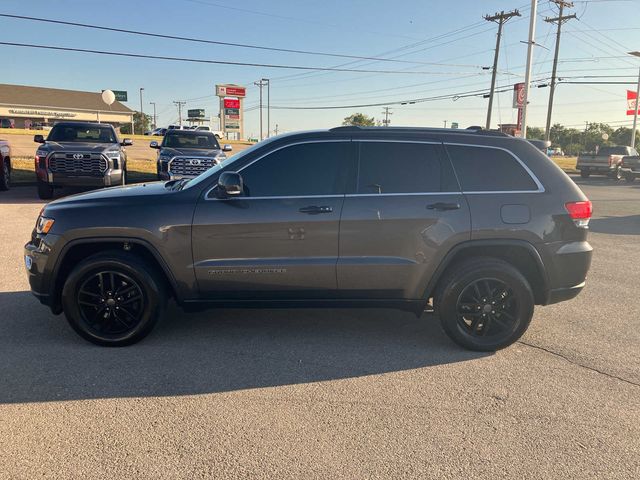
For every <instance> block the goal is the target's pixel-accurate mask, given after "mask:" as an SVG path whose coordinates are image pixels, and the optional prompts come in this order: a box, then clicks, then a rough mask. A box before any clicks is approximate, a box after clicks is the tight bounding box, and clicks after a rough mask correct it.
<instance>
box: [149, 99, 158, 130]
mask: <svg viewBox="0 0 640 480" xmlns="http://www.w3.org/2000/svg"><path fill="white" fill-rule="evenodd" d="M149 105H153V128H154V129H156V128H158V120H157V118H156V102H149Z"/></svg>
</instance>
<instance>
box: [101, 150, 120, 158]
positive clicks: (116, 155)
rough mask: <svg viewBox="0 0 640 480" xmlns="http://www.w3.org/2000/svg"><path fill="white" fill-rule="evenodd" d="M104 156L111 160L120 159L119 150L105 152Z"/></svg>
mask: <svg viewBox="0 0 640 480" xmlns="http://www.w3.org/2000/svg"><path fill="white" fill-rule="evenodd" d="M104 154H105V155H106V156H107V157H109V158H120V151H119V150H112V151H110V152H105V153H104Z"/></svg>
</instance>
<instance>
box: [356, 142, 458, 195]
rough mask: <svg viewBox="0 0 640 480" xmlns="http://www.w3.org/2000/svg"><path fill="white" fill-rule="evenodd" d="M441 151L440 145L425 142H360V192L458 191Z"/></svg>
mask: <svg viewBox="0 0 640 480" xmlns="http://www.w3.org/2000/svg"><path fill="white" fill-rule="evenodd" d="M441 150H442V147H441V146H440V145H431V144H426V143H399V142H398V143H396V142H389V143H385V142H361V143H360V168H359V170H358V180H357V189H358V190H357V191H358V193H369V194H370V193H421V192H427V193H428V192H442V191H446V192H450V191H456V190H457V189H458V188H457V185H456V182H455V177H454V175H453V172H452V171H451V168H450V167H449V166H448V163H445V162H443V161H442V155H440V152H441Z"/></svg>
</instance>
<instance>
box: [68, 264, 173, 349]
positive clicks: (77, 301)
mask: <svg viewBox="0 0 640 480" xmlns="http://www.w3.org/2000/svg"><path fill="white" fill-rule="evenodd" d="M166 299H167V296H166V291H165V286H164V282H163V281H162V279H161V278H160V277H159V276H158V274H157V273H156V272H155V271H154V270H153V269H151V268H149V267H148V266H147V265H146V264H145V263H144V262H143V261H141V260H140V259H139V258H138V257H136V256H135V255H132V254H128V253H125V252H119V251H113V252H105V253H100V254H96V255H94V256H91V257H89V258H87V259H86V260H84V261H83V262H81V263H80V264H79V265H78V266H77V267H76V268H75V269H74V270H73V271H72V272H71V273H70V274H69V277H68V278H67V281H66V282H65V284H64V287H63V290H62V307H63V310H64V312H65V316H66V317H67V320H68V322H69V324H70V325H71V327H72V328H73V329H74V330H75V331H76V332H77V333H78V334H79V335H80V336H81V337H83V338H84V339H86V340H88V341H90V342H92V343H95V344H97V345H103V346H109V347H120V346H125V345H131V344H133V343H136V342H138V341H140V340H142V339H143V338H144V337H145V336H147V335H148V334H149V332H151V330H152V329H153V327H154V325H155V324H156V323H157V321H158V319H159V318H160V317H161V316H162V314H163V312H164V310H165V308H166Z"/></svg>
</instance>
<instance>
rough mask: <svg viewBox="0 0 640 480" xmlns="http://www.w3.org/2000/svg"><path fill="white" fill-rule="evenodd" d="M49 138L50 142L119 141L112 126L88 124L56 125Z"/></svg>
mask: <svg viewBox="0 0 640 480" xmlns="http://www.w3.org/2000/svg"><path fill="white" fill-rule="evenodd" d="M47 140H48V141H50V142H92V143H118V139H117V138H116V135H115V133H114V131H113V129H112V128H110V127H100V126H95V127H94V126H86V125H56V126H55V127H53V129H51V132H50V133H49V136H48V137H47Z"/></svg>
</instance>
